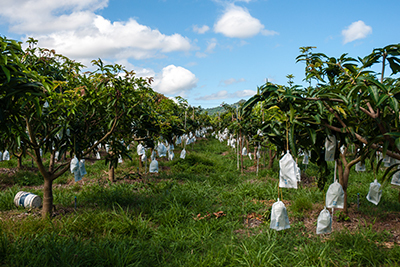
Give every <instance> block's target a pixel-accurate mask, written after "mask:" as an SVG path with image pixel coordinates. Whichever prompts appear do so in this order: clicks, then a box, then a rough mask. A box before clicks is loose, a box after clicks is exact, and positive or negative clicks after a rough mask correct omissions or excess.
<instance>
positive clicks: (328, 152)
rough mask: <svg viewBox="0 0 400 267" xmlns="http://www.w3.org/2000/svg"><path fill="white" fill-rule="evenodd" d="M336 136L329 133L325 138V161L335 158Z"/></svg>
mask: <svg viewBox="0 0 400 267" xmlns="http://www.w3.org/2000/svg"><path fill="white" fill-rule="evenodd" d="M335 150H336V137H335V136H334V135H330V136H328V137H327V138H326V139H325V161H334V160H335Z"/></svg>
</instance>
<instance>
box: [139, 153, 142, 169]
mask: <svg viewBox="0 0 400 267" xmlns="http://www.w3.org/2000/svg"><path fill="white" fill-rule="evenodd" d="M142 168H143V164H142V156H141V155H139V170H140V169H142Z"/></svg>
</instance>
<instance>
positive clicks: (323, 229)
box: [317, 207, 332, 235]
mask: <svg viewBox="0 0 400 267" xmlns="http://www.w3.org/2000/svg"><path fill="white" fill-rule="evenodd" d="M330 232H332V217H331V214H330V213H329V211H328V210H327V209H326V207H324V209H323V210H322V211H321V212H320V213H319V216H318V220H317V235H320V234H329V233H330Z"/></svg>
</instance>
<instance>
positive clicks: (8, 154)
mask: <svg viewBox="0 0 400 267" xmlns="http://www.w3.org/2000/svg"><path fill="white" fill-rule="evenodd" d="M3 160H10V153H9V152H8V151H7V150H6V151H4V153H3Z"/></svg>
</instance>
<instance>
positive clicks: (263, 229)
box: [0, 139, 400, 266]
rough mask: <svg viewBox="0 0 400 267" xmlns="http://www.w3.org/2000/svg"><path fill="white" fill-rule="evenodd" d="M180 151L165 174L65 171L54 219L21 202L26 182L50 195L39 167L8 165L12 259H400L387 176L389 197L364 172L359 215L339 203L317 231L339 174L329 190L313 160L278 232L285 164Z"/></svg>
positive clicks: (4, 256) (353, 184)
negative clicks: (326, 229)
mask: <svg viewBox="0 0 400 267" xmlns="http://www.w3.org/2000/svg"><path fill="white" fill-rule="evenodd" d="M180 150H181V148H177V149H175V157H176V158H175V159H174V160H173V161H167V160H166V159H165V158H162V159H160V160H159V165H160V173H159V174H143V172H144V168H143V167H142V169H141V170H140V174H138V173H137V168H138V162H136V161H133V162H130V161H125V162H124V163H122V164H120V165H119V166H118V168H117V170H116V177H117V180H116V181H115V182H114V183H110V182H108V181H107V177H108V174H107V172H106V170H107V168H106V166H105V165H104V163H103V162H102V161H91V162H90V161H89V162H87V166H86V169H87V171H88V175H87V176H85V177H84V178H83V180H81V181H79V182H74V181H73V176H72V175H71V174H70V173H66V174H64V175H63V176H62V177H60V178H58V179H57V180H56V181H55V183H54V186H53V191H54V205H55V209H54V213H53V217H52V219H50V220H49V219H42V218H41V215H40V210H38V209H23V208H17V207H15V206H14V204H13V197H14V196H15V194H16V192H18V191H21V190H23V191H29V192H32V193H35V194H38V195H39V196H41V197H42V196H43V194H42V190H43V185H42V180H41V176H40V174H38V173H37V172H35V168H32V167H30V168H26V169H25V170H23V171H18V170H17V169H16V168H15V167H16V162H15V161H13V160H11V161H9V162H0V188H1V194H0V235H1V239H0V266H57V265H59V266H295V265H297V266H397V265H399V263H400V247H399V242H400V221H399V218H400V204H399V203H398V191H399V188H397V187H395V186H392V185H390V184H384V185H383V196H382V200H381V202H380V203H379V205H377V206H375V205H373V204H371V203H369V202H368V201H367V200H366V198H365V196H366V194H367V193H368V188H369V183H370V182H372V181H373V179H374V177H373V175H372V174H371V173H369V172H366V173H356V172H352V174H351V178H350V182H349V188H348V194H349V199H348V204H349V213H348V215H347V216H343V214H341V210H336V209H335V210H334V213H333V214H334V216H333V231H332V233H331V234H327V235H316V233H315V231H316V224H317V217H318V215H319V212H320V211H321V210H322V209H323V208H324V194H325V192H326V190H327V187H328V186H329V184H330V182H329V181H332V180H333V177H329V179H328V182H327V184H326V186H325V189H324V190H323V191H320V190H319V189H318V188H317V187H316V183H315V176H316V175H318V174H317V167H316V166H314V165H312V164H310V165H309V166H308V168H307V170H306V172H305V173H304V174H303V176H302V183H301V184H300V186H299V189H297V190H295V189H284V190H283V202H284V204H285V206H286V208H287V210H288V215H289V220H290V225H291V228H290V229H287V230H283V231H279V232H277V231H275V230H271V229H270V228H269V223H270V221H269V220H270V210H271V206H272V204H273V203H274V202H275V201H276V198H277V182H278V172H279V171H278V164H277V162H275V164H274V166H273V169H272V170H266V169H265V168H264V166H263V164H260V167H259V173H258V175H256V169H257V168H256V167H255V166H254V161H253V160H250V159H249V158H246V159H245V171H244V173H243V174H241V173H240V171H238V170H237V162H236V155H235V153H234V150H233V149H231V148H229V147H227V146H226V145H225V144H221V143H220V142H218V141H216V140H214V139H209V140H206V139H205V140H199V141H198V142H196V143H195V144H194V145H193V146H192V145H191V146H189V147H188V148H187V149H186V150H187V152H188V154H187V158H186V159H185V160H183V159H178V156H179V153H180ZM265 162H266V159H265V158H264V157H262V159H261V163H265ZM24 166H30V161H29V160H28V159H27V160H26V161H25V162H24ZM300 167H304V166H300ZM330 167H331V168H332V169H333V166H330ZM382 172H383V170H382ZM332 173H333V172H332ZM357 193H358V194H360V206H359V207H358V206H357ZM75 197H77V206H76V208H75V202H74V198H75ZM339 217H341V218H342V219H341V220H339ZM343 218H344V219H343Z"/></svg>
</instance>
